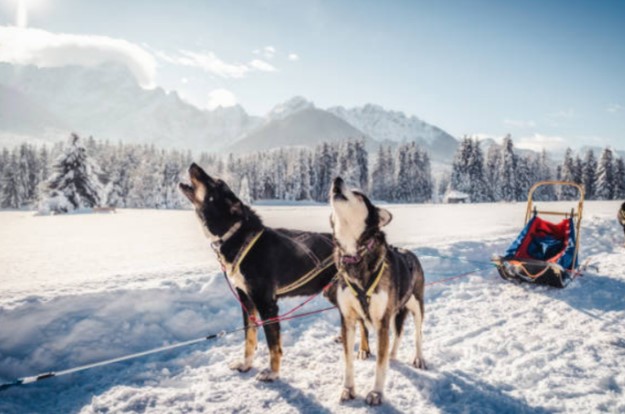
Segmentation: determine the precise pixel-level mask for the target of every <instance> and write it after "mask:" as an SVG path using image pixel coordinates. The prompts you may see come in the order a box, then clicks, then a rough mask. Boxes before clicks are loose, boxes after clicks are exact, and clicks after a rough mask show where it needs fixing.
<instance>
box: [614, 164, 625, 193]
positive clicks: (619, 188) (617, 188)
mask: <svg viewBox="0 0 625 414" xmlns="http://www.w3.org/2000/svg"><path fill="white" fill-rule="evenodd" d="M613 187H614V199H619V200H622V199H625V163H624V162H623V158H622V157H619V158H617V159H616V160H615V161H614V184H613Z"/></svg>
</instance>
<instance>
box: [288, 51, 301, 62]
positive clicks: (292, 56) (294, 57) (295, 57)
mask: <svg viewBox="0 0 625 414" xmlns="http://www.w3.org/2000/svg"><path fill="white" fill-rule="evenodd" d="M288 58H289V60H290V61H292V62H295V61H297V60H299V55H298V54H297V53H289V56H288Z"/></svg>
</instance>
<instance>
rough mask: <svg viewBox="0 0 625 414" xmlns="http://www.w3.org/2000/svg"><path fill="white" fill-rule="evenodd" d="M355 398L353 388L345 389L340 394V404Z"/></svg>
mask: <svg viewBox="0 0 625 414" xmlns="http://www.w3.org/2000/svg"><path fill="white" fill-rule="evenodd" d="M354 398H356V392H355V391H354V387H345V388H343V391H342V392H341V399H340V401H341V402H344V401H349V400H353V399H354Z"/></svg>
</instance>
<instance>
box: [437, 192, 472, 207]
mask: <svg viewBox="0 0 625 414" xmlns="http://www.w3.org/2000/svg"><path fill="white" fill-rule="evenodd" d="M443 202H444V203H448V204H458V203H470V202H471V197H469V195H468V194H467V193H463V192H462V191H456V190H449V191H447V192H446V193H445V197H444V198H443Z"/></svg>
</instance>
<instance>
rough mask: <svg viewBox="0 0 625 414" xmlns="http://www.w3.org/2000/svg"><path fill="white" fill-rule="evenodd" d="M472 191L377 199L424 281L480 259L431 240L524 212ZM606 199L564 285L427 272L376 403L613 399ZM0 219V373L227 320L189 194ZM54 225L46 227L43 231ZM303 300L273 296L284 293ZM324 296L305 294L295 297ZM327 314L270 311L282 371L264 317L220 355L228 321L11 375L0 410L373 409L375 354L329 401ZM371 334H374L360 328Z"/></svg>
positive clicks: (556, 408)
mask: <svg viewBox="0 0 625 414" xmlns="http://www.w3.org/2000/svg"><path fill="white" fill-rule="evenodd" d="M558 206H561V205H560V204H558ZM479 207H480V206H475V205H466V206H439V205H419V206H394V205H391V206H389V208H390V209H391V211H392V212H393V214H394V216H395V219H394V222H393V223H392V224H391V225H390V226H389V228H388V235H389V239H390V240H391V241H393V242H394V243H395V244H397V245H400V246H404V247H409V248H411V249H413V250H414V251H415V252H416V253H417V255H419V256H420V257H421V258H422V261H423V264H424V268H425V270H426V279H427V281H428V282H431V281H435V280H437V279H440V278H442V277H447V276H450V275H452V274H458V273H461V272H464V271H468V270H471V269H473V268H475V267H480V266H481V264H479V263H467V262H464V261H455V260H447V259H446V260H440V259H436V258H433V257H431V256H434V255H445V256H454V257H463V258H466V259H469V260H477V261H484V260H487V259H488V257H489V256H490V255H491V254H492V253H501V252H502V251H503V250H504V249H505V247H507V245H508V244H509V243H510V242H511V241H512V237H514V235H516V233H517V232H518V231H519V230H520V228H521V226H522V221H523V214H524V207H525V206H524V205H523V204H494V205H482V206H481V207H482V208H479ZM617 207H618V203H616V202H612V203H606V202H600V203H588V204H587V209H586V215H585V217H586V218H585V220H584V223H583V233H582V253H581V257H582V259H586V258H590V269H589V271H588V272H587V275H586V276H584V277H582V278H579V279H577V280H575V281H574V282H572V284H571V285H570V286H569V287H567V288H566V289H562V290H557V289H549V288H545V287H539V286H529V285H515V284H512V283H509V282H504V281H503V280H501V279H500V278H499V277H498V276H497V275H496V272H495V270H494V269H488V270H485V271H482V272H479V273H477V274H475V275H471V276H468V277H466V278H463V279H461V280H457V281H453V282H449V283H444V284H435V285H430V286H428V287H427V288H426V319H425V324H424V353H425V356H426V359H427V362H428V367H429V370H428V371H417V370H414V369H413V368H412V367H411V366H410V364H409V363H410V361H411V360H412V357H413V352H414V337H413V326H412V323H410V321H407V324H406V329H405V334H404V338H403V340H402V346H401V348H400V352H399V361H396V362H393V363H392V364H391V368H390V370H389V374H388V378H387V388H386V395H385V403H384V405H383V406H382V407H381V408H379V409H376V410H375V411H376V412H417V411H418V412H445V413H456V412H458V413H461V412H480V413H489V412H492V413H502V412H579V413H587V412H625V403H624V402H623V401H625V399H624V398H623V387H625V362H623V361H625V328H624V327H623V326H624V325H623V323H622V320H623V318H624V317H625V301H624V298H625V260H624V259H623V253H624V251H623V247H622V244H623V234H622V230H621V229H620V228H619V227H617V226H616V224H615V221H614V214H615V212H616V209H617ZM258 210H259V213H260V214H261V215H262V216H263V217H264V218H265V219H266V222H267V224H269V225H284V226H289V227H299V228H308V229H311V230H317V231H324V230H326V229H325V227H326V225H327V217H328V214H329V209H328V208H327V207H303V208H302V207H297V208H294V207H263V208H259V209H258ZM0 223H2V226H1V227H0V228H1V230H0V234H1V235H2V237H0V252H1V253H0V255H2V256H0V263H2V264H3V266H2V267H3V269H5V270H4V271H3V273H2V275H1V276H0V278H1V279H0V283H2V285H1V286H2V290H1V291H0V327H2V328H1V329H0V378H1V379H3V380H8V379H12V378H13V377H19V376H24V375H32V374H35V373H40V372H45V371H48V370H60V369H65V368H68V367H71V366H76V365H80V364H84V363H89V362H94V361H98V360H101V359H105V358H110V357H115V356H119V355H122V354H127V353H131V352H137V351H141V350H145V349H148V348H152V347H157V346H161V345H164V344H167V343H173V342H177V341H182V340H187V339H191V338H196V337H200V336H203V335H206V334H208V333H213V332H219V331H221V330H227V329H230V328H233V327H238V326H240V324H241V315H240V311H239V310H238V309H237V305H236V302H235V301H234V299H232V298H231V297H230V296H229V295H230V294H229V292H228V291H227V287H226V285H225V283H224V282H223V280H222V279H221V278H222V276H221V275H220V274H219V272H218V267H217V265H216V262H215V260H214V258H213V257H212V252H210V249H209V248H208V244H207V242H206V241H205V240H204V239H203V238H202V236H201V231H200V230H199V228H198V224H197V221H196V220H195V219H194V218H193V215H192V213H191V212H190V211H183V212H162V211H132V210H122V211H120V213H119V214H117V215H105V216H100V215H90V216H66V217H60V216H59V217H32V216H30V215H29V213H1V214H0ZM59 229H63V230H64V233H63V236H60V235H59V234H60V233H59ZM81 234H82V235H83V236H82V237H80V235H81ZM119 234H122V235H123V237H119ZM18 235H19V237H18ZM85 235H89V237H86V238H85ZM55 237H56V238H57V240H58V241H59V242H58V243H56V244H55V243H50V240H54V239H55ZM133 246H134V247H133ZM31 252H32V254H31ZM25 257H30V260H26V259H24V258H25ZM5 264H10V265H9V266H7V267H5V266H4V265H5ZM119 269H123V270H124V271H123V272H121V271H120V270H119ZM21 275H24V276H21ZM301 300H302V299H301V298H295V299H289V300H287V301H283V302H281V309H282V310H283V311H286V310H288V309H290V308H291V307H292V306H294V305H295V304H297V303H299V302H300V301H301ZM324 306H327V302H325V300H323V299H318V300H316V301H314V303H313V304H311V305H310V308H308V309H306V310H309V309H314V308H317V307H324ZM338 328H339V320H338V314H337V312H336V311H329V312H326V313H324V314H321V315H319V316H317V317H311V318H306V319H301V320H294V321H290V322H287V323H285V324H283V329H282V332H283V347H284V353H285V355H284V359H283V368H282V376H281V379H280V380H279V381H277V382H275V383H272V384H264V383H259V382H257V381H256V380H255V379H254V376H255V374H256V373H257V372H258V371H259V370H260V369H262V368H264V367H265V365H266V364H267V361H268V353H267V350H266V344H265V342H264V338H263V337H262V334H261V337H260V341H259V349H258V352H257V358H256V361H255V366H254V368H253V370H252V371H251V372H250V373H246V374H239V373H236V372H232V371H230V370H229V369H228V367H227V364H228V362H229V361H231V360H233V359H236V358H239V357H241V355H242V352H243V351H242V347H243V338H242V334H234V335H230V336H227V337H224V338H222V339H221V340H218V341H212V342H206V343H203V344H199V345H195V346H191V347H189V348H187V349H183V350H177V351H171V352H167V353H163V354H159V355H155V356H151V357H147V358H142V359H138V360H135V361H129V362H125V363H119V364H115V365H112V366H109V367H102V368H96V369H93V370H90V371H87V372H83V373H78V374H73V375H70V376H67V377H62V378H57V379H50V380H46V381H43V382H41V383H36V384H31V385H28V386H24V387H19V388H12V389H9V390H6V391H4V392H2V393H0V412H3V413H4V412H6V413H14V412H15V413H18V412H19V413H24V412H83V413H95V412H163V413H165V412H211V413H212V412H224V413H226V412H259V411H265V410H268V409H270V410H272V412H277V413H290V412H346V413H351V412H363V411H367V412H368V411H372V410H370V409H369V408H368V407H366V405H365V404H364V396H365V395H366V393H367V392H368V391H369V389H370V387H371V385H372V382H373V375H374V369H375V359H374V358H373V357H372V358H370V359H369V360H367V361H356V363H355V369H356V386H357V394H358V398H357V399H356V400H355V401H353V402H350V403H347V404H343V405H340V404H338V394H339V391H340V389H341V383H342V372H343V362H342V349H341V346H340V345H339V344H336V343H335V342H334V337H335V335H336V334H337V333H338ZM371 342H372V345H373V348H374V350H375V348H376V346H375V339H374V338H373V337H372V341H371ZM374 353H375V352H374Z"/></svg>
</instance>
